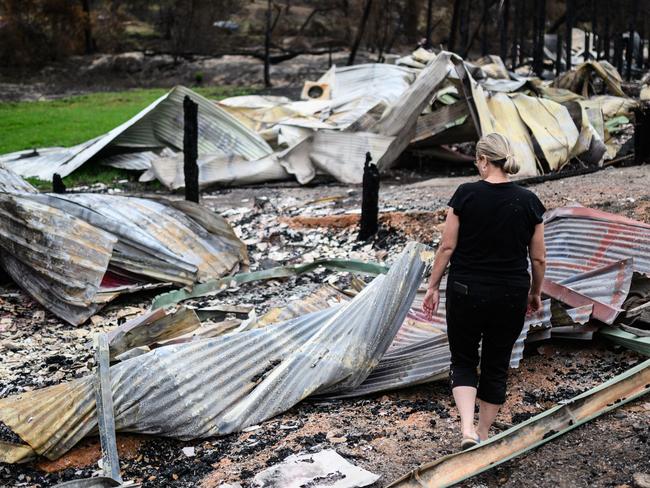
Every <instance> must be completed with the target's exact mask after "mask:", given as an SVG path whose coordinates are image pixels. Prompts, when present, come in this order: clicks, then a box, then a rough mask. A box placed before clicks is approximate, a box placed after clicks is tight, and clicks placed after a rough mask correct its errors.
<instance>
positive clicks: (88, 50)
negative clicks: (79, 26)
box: [81, 0, 95, 54]
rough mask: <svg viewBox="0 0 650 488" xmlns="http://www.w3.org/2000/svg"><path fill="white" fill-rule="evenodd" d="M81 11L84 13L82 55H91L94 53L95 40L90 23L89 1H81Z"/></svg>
mask: <svg viewBox="0 0 650 488" xmlns="http://www.w3.org/2000/svg"><path fill="white" fill-rule="evenodd" d="M81 9H82V10H83V13H84V53H85V54H92V53H94V52H95V40H94V39H93V32H92V24H91V22H90V0H81Z"/></svg>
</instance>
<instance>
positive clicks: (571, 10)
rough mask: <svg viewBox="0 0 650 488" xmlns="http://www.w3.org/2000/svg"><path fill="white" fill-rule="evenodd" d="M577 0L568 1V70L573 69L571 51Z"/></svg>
mask: <svg viewBox="0 0 650 488" xmlns="http://www.w3.org/2000/svg"><path fill="white" fill-rule="evenodd" d="M574 19H575V0H567V2H566V70H567V71H569V70H570V69H571V52H572V48H573V46H572V43H573V25H574V22H575V20H574Z"/></svg>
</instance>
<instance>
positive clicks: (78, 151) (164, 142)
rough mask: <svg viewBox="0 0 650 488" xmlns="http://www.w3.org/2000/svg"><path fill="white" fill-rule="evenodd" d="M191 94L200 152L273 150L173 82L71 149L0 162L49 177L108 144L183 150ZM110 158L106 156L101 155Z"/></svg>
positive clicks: (249, 154) (252, 155)
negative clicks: (185, 113)
mask: <svg viewBox="0 0 650 488" xmlns="http://www.w3.org/2000/svg"><path fill="white" fill-rule="evenodd" d="M185 96H189V97H190V98H191V99H192V100H193V101H194V102H196V103H198V105H199V140H198V149H199V154H200V155H203V154H220V155H230V156H232V155H235V156H241V157H243V158H245V159H246V160H254V159H258V158H261V157H263V156H266V155H268V154H270V153H271V152H272V149H271V147H270V146H269V145H268V144H267V143H266V142H265V141H264V139H262V138H261V137H260V136H259V135H257V134H256V133H255V132H253V131H251V130H250V129H248V128H247V127H246V126H244V125H243V124H242V123H241V122H239V121H238V120H237V119H236V118H234V117H233V116H232V115H230V114H229V113H228V112H226V111H225V110H223V109H221V108H219V107H217V106H216V105H215V104H214V103H213V102H211V101H210V100H207V99H206V98H204V97H202V96H201V95H199V94H198V93H195V92H193V91H192V90H190V89H189V88H185V87H183V86H177V87H175V88H174V89H173V90H171V91H170V92H169V93H167V94H166V95H163V96H162V97H160V98H159V99H158V100H156V101H155V102H153V103H152V104H151V105H149V106H148V107H146V108H145V109H144V110H142V111H141V112H139V113H138V114H137V115H135V116H134V117H132V118H131V119H129V120H128V121H126V122H124V123H123V124H121V125H119V126H118V127H116V128H114V129H112V130H111V131H109V132H108V133H106V134H105V135H103V136H100V137H96V138H94V139H91V140H90V141H87V142H84V143H82V144H79V145H77V146H74V147H71V148H48V149H42V150H39V151H38V154H34V155H32V154H31V153H32V152H31V151H20V152H17V153H12V154H7V155H4V156H2V157H1V158H0V163H4V164H5V166H6V167H7V168H9V169H11V170H12V171H14V172H15V173H17V174H19V175H21V176H34V177H37V178H39V179H41V180H47V181H51V180H52V175H54V173H58V174H60V175H61V176H67V175H69V174H70V173H72V172H73V171H74V170H76V169H77V168H79V167H80V166H81V165H83V164H84V163H86V162H87V161H89V160H90V159H101V157H102V151H103V150H104V149H106V148H111V149H112V151H111V152H112V153H114V151H115V149H116V148H118V149H119V148H120V147H121V148H128V151H127V152H132V151H133V149H134V148H136V149H141V150H151V149H155V148H161V149H162V148H164V147H170V148H171V149H174V150H177V151H179V150H182V148H183V125H184V122H183V99H184V97H185ZM103 155H104V156H108V154H105V153H104V154H103Z"/></svg>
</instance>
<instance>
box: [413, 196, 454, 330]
mask: <svg viewBox="0 0 650 488" xmlns="http://www.w3.org/2000/svg"><path fill="white" fill-rule="evenodd" d="M459 227H460V221H459V220H458V215H456V214H455V213H454V210H453V209H452V208H450V209H449V210H447V220H446V221H445V230H444V231H443V233H442V242H441V243H440V247H438V252H436V258H435V260H434V261H433V268H432V270H431V277H430V278H429V287H428V289H427V294H426V295H425V296H424V301H423V302H422V307H423V308H424V311H425V312H426V314H427V316H428V317H429V319H431V318H432V317H433V314H434V313H435V312H436V310H437V309H438V302H439V300H440V295H439V292H438V288H439V287H440V280H442V275H443V274H444V273H445V269H447V265H448V264H449V260H450V259H451V256H452V254H453V253H454V250H455V249H456V244H457V243H458V228H459Z"/></svg>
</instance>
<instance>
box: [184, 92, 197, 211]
mask: <svg viewBox="0 0 650 488" xmlns="http://www.w3.org/2000/svg"><path fill="white" fill-rule="evenodd" d="M183 115H184V123H185V125H184V128H183V163H184V164H183V172H184V175H185V200H189V201H191V202H196V203H199V166H198V164H197V160H198V157H199V105H198V104H197V103H195V102H193V101H192V99H191V98H190V97H188V96H187V95H186V96H185V98H184V99H183Z"/></svg>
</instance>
